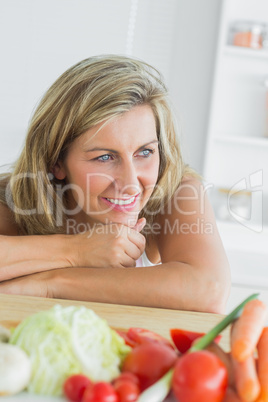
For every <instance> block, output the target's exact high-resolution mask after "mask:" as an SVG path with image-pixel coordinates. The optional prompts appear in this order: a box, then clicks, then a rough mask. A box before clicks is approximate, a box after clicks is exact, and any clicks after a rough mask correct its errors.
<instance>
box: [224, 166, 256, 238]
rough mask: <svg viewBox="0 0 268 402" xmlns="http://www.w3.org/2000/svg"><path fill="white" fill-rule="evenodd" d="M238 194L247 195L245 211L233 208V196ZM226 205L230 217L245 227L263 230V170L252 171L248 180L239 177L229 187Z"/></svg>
mask: <svg viewBox="0 0 268 402" xmlns="http://www.w3.org/2000/svg"><path fill="white" fill-rule="evenodd" d="M239 194H240V195H241V194H244V195H247V198H248V200H247V204H248V205H247V206H246V209H247V213H246V214H245V213H243V210H242V209H240V211H239V208H238V209H237V208H234V207H233V204H234V202H233V201H234V198H235V197H238V196H239ZM227 207H228V211H229V213H230V215H231V216H232V218H233V219H234V220H235V221H237V222H238V223H240V224H241V225H243V226H245V227H246V228H248V229H250V230H252V231H254V232H257V233H260V232H262V230H263V171H262V170H258V171H256V172H254V173H252V174H251V175H250V176H249V177H248V180H246V178H243V179H241V180H240V181H238V182H237V183H235V184H234V186H233V187H231V188H230V190H229V193H228V198H227Z"/></svg>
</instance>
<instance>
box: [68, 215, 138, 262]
mask: <svg viewBox="0 0 268 402" xmlns="http://www.w3.org/2000/svg"><path fill="white" fill-rule="evenodd" d="M145 223H146V220H145V218H141V219H139V221H138V222H137V224H136V225H135V226H134V227H133V228H130V227H128V226H124V225H120V224H117V223H111V224H109V225H99V226H97V227H95V228H93V229H92V230H91V231H89V232H86V233H83V234H76V235H72V236H71V239H72V245H71V246H70V252H71V257H70V258H68V257H67V259H68V262H69V264H70V265H71V266H73V267H92V268H93V267H94V268H114V267H121V268H127V267H135V265H136V260H137V259H138V258H139V257H140V256H141V254H142V253H143V252H144V249H145V237H144V236H143V235H142V234H141V233H139V232H140V231H141V230H142V229H143V227H144V225H145Z"/></svg>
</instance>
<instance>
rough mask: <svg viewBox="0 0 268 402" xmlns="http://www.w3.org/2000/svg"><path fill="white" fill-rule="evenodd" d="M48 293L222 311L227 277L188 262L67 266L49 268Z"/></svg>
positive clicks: (97, 299)
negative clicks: (103, 266) (54, 269)
mask: <svg viewBox="0 0 268 402" xmlns="http://www.w3.org/2000/svg"><path fill="white" fill-rule="evenodd" d="M49 288H50V292H52V294H51V297H55V298H63V299H73V300H84V301H94V302H105V303H115V304H127V305H139V306H150V307H162V308H170V309H179V310H194V311H206V312H214V313H224V308H225V303H226V301H227V298H228V294H229V280H228V275H227V277H226V279H224V278H223V277H222V278H219V277H217V276H216V275H213V274H211V273H208V272H206V271H205V270H204V272H200V269H197V268H194V267H192V266H190V265H188V264H184V263H180V262H168V263H164V264H161V265H159V266H156V267H144V268H127V269H124V268H113V269H109V268H103V269H95V268H90V269H88V268H69V269H62V270H56V271H54V272H52V277H51V279H50V282H49Z"/></svg>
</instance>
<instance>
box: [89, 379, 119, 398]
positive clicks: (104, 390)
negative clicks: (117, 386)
mask: <svg viewBox="0 0 268 402" xmlns="http://www.w3.org/2000/svg"><path fill="white" fill-rule="evenodd" d="M82 402H119V399H118V395H117V393H116V392H115V390H114V388H113V386H112V385H111V384H110V383H108V382H102V381H100V382H96V383H95V384H91V385H90V386H89V387H87V388H86V390H85V392H84V395H83V399H82Z"/></svg>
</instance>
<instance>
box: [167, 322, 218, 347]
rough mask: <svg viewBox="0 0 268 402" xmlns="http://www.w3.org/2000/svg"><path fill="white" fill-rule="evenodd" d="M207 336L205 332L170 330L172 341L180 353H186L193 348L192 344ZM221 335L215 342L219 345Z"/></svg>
mask: <svg viewBox="0 0 268 402" xmlns="http://www.w3.org/2000/svg"><path fill="white" fill-rule="evenodd" d="M203 335H205V333H203V332H193V331H187V330H186V329H179V328H173V329H171V330H170V336H171V339H172V340H173V342H174V345H175V346H176V348H177V349H178V351H179V352H181V353H185V352H187V350H188V349H190V347H191V346H192V343H193V342H194V341H195V340H196V339H197V338H200V337H201V336H203ZM220 339H221V335H218V336H216V338H215V339H214V341H215V342H216V343H218V342H219V341H220Z"/></svg>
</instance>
